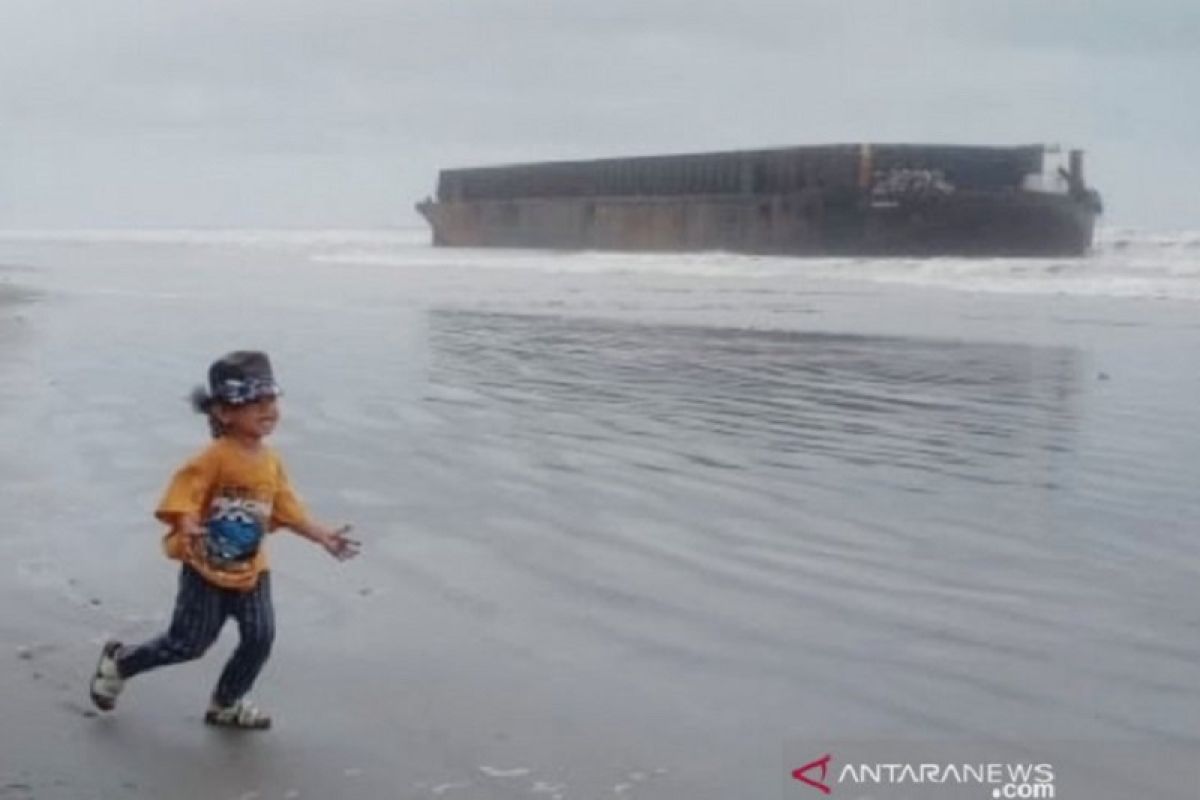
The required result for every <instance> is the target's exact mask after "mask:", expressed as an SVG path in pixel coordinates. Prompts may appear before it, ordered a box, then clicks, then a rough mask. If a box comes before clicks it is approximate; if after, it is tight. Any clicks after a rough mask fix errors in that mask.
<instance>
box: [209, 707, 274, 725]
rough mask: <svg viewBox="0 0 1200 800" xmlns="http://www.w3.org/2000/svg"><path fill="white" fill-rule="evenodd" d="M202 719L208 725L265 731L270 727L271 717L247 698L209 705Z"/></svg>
mask: <svg viewBox="0 0 1200 800" xmlns="http://www.w3.org/2000/svg"><path fill="white" fill-rule="evenodd" d="M204 721H205V722H206V723H208V724H209V725H219V726H222V727H225V728H244V729H246V730H255V731H265V730H266V729H267V728H270V727H271V717H270V716H269V715H267V714H264V713H263V712H261V711H259V710H258V708H257V707H256V706H255V705H254V704H253V703H251V702H250V701H248V700H238V701H237V702H236V703H234V704H233V705H230V706H225V707H221V706H217V705H212V706H209V707H208V711H206V712H204Z"/></svg>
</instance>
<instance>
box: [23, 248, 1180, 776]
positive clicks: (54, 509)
mask: <svg viewBox="0 0 1200 800" xmlns="http://www.w3.org/2000/svg"><path fill="white" fill-rule="evenodd" d="M1197 242H1200V239H1196V240H1195V241H1193V238H1189V237H1188V236H1176V237H1169V236H1167V237H1164V236H1156V235H1149V234H1130V233H1114V234H1110V235H1109V237H1108V238H1107V239H1105V240H1104V242H1103V247H1102V251H1101V252H1100V253H1099V254H1098V255H1096V256H1094V257H1092V258H1090V259H1059V260H1037V259H1030V260H1024V261H1012V260H1003V259H993V260H986V261H979V262H969V261H964V260H957V259H934V260H928V261H915V260H912V261H890V262H886V261H875V260H869V259H860V260H848V259H841V260H839V259H813V260H809V261H806V260H803V259H771V258H757V257H748V256H730V255H725V254H703V255H666V254H660V255H630V254H625V255H622V254H598V253H548V252H533V251H471V250H449V249H448V250H437V249H433V248H430V247H428V246H427V245H426V244H425V236H424V234H423V233H420V234H418V233H413V232H407V231H399V232H386V231H382V232H370V231H367V232H354V231H293V232H244V231H232V232H228V231H226V232H222V231H141V232H105V231H79V232H9V233H6V234H2V235H0V440H2V441H3V442H4V446H3V447H2V448H0V513H2V514H3V518H4V519H5V521H6V524H5V525H4V526H3V529H0V555H2V556H3V558H2V560H0V570H2V571H3V575H4V578H3V580H0V643H2V647H3V650H2V651H0V659H3V660H4V662H5V668H4V669H3V670H2V671H0V798H4V800H8V799H9V798H139V797H142V798H167V797H170V798H181V799H183V798H205V799H206V800H210V799H212V798H229V799H230V800H266V799H267V798H335V797H336V798H348V799H352V798H447V799H448V800H458V799H459V798H461V799H462V800H474V799H476V798H478V799H480V800H482V799H484V798H488V799H497V798H498V799H499V800H506V799H507V798H541V799H542V800H574V799H575V798H605V797H608V798H617V797H619V798H667V799H669V800H674V799H675V798H679V799H680V800H683V799H685V798H686V800H699V799H701V798H713V799H714V800H734V799H735V798H737V799H738V800H741V799H742V798H775V797H785V798H790V797H797V798H803V797H806V796H808V795H807V794H804V793H803V792H804V791H807V790H806V789H805V787H803V786H798V785H795V782H794V781H791V780H790V777H789V776H790V772H791V770H792V769H795V768H797V767H800V766H801V765H802V764H803V763H805V761H807V760H808V759H807V758H805V756H807V755H809V754H808V753H807V752H800V751H799V750H800V749H802V745H798V744H796V743H798V742H809V741H815V740H820V739H822V738H823V737H824V738H827V739H837V738H839V737H843V738H854V737H869V738H877V739H888V738H893V739H908V738H928V739H944V740H955V741H987V740H992V739H997V740H1008V741H1012V740H1020V741H1025V742H1027V743H1030V746H1031V747H1034V748H1036V746H1038V745H1039V743H1050V742H1058V741H1075V742H1078V741H1083V742H1102V743H1113V742H1118V743H1129V744H1130V746H1131V747H1132V746H1137V747H1146V748H1150V749H1153V748H1155V747H1163V748H1174V749H1182V750H1186V751H1190V752H1193V753H1194V752H1196V749H1197V748H1198V747H1200V730H1198V729H1197V727H1196V722H1195V721H1196V720H1197V719H1200V688H1198V684H1197V680H1196V678H1197V675H1198V671H1197V664H1198V663H1200V637H1198V636H1197V631H1198V630H1200V610H1198V609H1200V581H1198V580H1197V578H1198V577H1200V548H1198V547H1197V544H1196V530H1197V524H1196V520H1197V519H1198V518H1200V488H1198V487H1197V483H1196V476H1197V464H1200V426H1197V425H1196V422H1195V408H1196V399H1197V398H1198V397H1200V391H1198V390H1200V267H1198V266H1197V263H1198V262H1200V247H1197ZM247 348H255V349H263V350H266V351H268V352H269V353H270V354H271V356H272V359H273V361H274V363H275V368H276V372H277V377H278V379H279V382H280V383H281V384H282V385H283V388H284V391H285V396H284V398H283V400H282V416H283V419H282V421H281V424H280V427H279V432H278V433H277V434H276V435H275V436H274V437H273V439H272V444H273V445H274V446H276V447H277V448H278V449H279V450H280V452H281V453H282V454H283V455H284V457H285V459H286V462H287V464H288V466H289V469H290V472H291V476H292V479H293V481H294V482H295V484H296V485H297V487H298V489H299V491H300V493H301V495H302V496H303V497H304V499H305V501H306V503H307V505H308V506H309V508H310V509H311V510H312V511H313V513H314V515H315V516H316V517H317V518H319V519H323V520H327V521H329V522H331V523H340V522H343V521H345V522H351V523H353V524H354V526H355V530H356V531H357V533H358V534H359V535H360V538H361V539H362V540H363V542H364V545H363V554H362V557H361V558H359V559H357V560H355V561H352V562H348V563H345V564H339V563H336V562H335V561H333V560H332V559H329V558H327V557H326V556H325V555H324V554H323V553H321V552H320V551H319V549H318V548H314V547H311V546H310V545H308V544H307V543H306V542H304V541H303V540H301V539H300V538H299V537H296V536H293V535H291V534H289V533H286V532H281V533H278V534H276V535H274V536H273V538H272V540H271V542H270V552H271V560H272V569H273V575H274V591H275V605H276V609H277V615H278V630H279V633H278V638H277V641H276V644H275V650H274V654H273V656H272V658H271V661H270V662H269V664H268V666H267V668H266V671H265V672H264V674H263V676H262V677H261V679H260V681H259V685H258V687H257V688H256V691H255V693H254V696H255V698H256V700H257V702H258V703H259V704H260V705H261V706H262V707H263V708H265V709H267V710H269V711H270V712H271V713H272V714H273V715H274V716H275V718H276V726H275V729H274V730H272V731H271V732H270V733H267V734H264V735H246V734H238V733H236V732H229V731H220V730H213V729H211V728H208V727H206V726H204V725H203V724H201V721H200V718H201V716H202V713H203V710H204V707H205V703H206V701H207V697H208V693H209V691H210V689H211V685H212V683H213V682H214V681H215V679H216V675H217V674H218V672H219V670H220V667H221V664H222V663H223V661H224V657H225V656H226V655H227V654H228V653H229V652H230V650H231V649H232V647H233V645H234V642H235V641H236V636H235V631H234V629H233V626H230V627H228V628H227V629H226V630H225V631H224V633H223V636H222V638H221V640H220V642H219V643H218V645H217V646H216V647H215V648H214V651H213V652H211V653H210V654H208V655H207V656H206V657H205V658H204V659H203V660H201V661H199V662H196V663H193V664H189V665H186V666H181V667H176V668H173V669H170V670H164V671H161V672H157V673H153V674H148V675H145V676H141V677H139V678H137V679H136V680H134V681H132V682H131V683H130V685H129V686H128V688H127V690H126V692H125V694H124V695H122V697H121V699H120V703H119V705H118V708H117V710H116V711H115V712H114V713H112V714H104V715H99V714H97V713H96V712H94V711H93V710H92V709H91V707H90V704H89V702H88V698H87V681H88V677H89V675H90V673H91V670H92V669H93V667H94V665H95V660H96V656H97V655H98V651H99V647H100V645H101V643H102V642H104V641H105V640H107V639H109V638H112V637H116V638H119V639H121V640H123V641H127V642H135V641H140V640H142V639H145V638H148V637H149V636H151V635H154V634H156V633H158V632H159V631H160V630H161V629H162V628H163V627H164V626H165V625H166V622H167V620H168V618H169V613H170V610H171V603H172V600H173V597H174V594H173V593H174V587H175V581H176V578H177V572H178V566H177V564H175V563H173V562H169V561H167V560H166V559H165V558H164V557H163V556H162V554H161V551H160V548H159V544H158V540H159V537H160V535H161V533H162V531H161V529H160V528H159V526H158V524H157V523H156V522H155V520H154V519H153V518H152V515H151V512H152V510H153V508H154V506H155V504H156V502H157V500H158V497H159V495H160V493H161V492H162V490H163V488H164V487H165V485H166V481H167V479H168V477H169V476H170V474H171V471H172V470H173V469H174V468H175V467H176V466H178V465H179V464H180V463H182V461H183V460H184V459H185V458H187V457H188V455H189V454H190V453H192V452H194V451H195V450H197V449H199V448H200V447H202V446H203V445H204V444H205V441H206V436H207V430H206V426H205V424H204V421H203V419H202V418H200V417H197V416H196V415H195V414H193V413H192V412H191V411H190V409H189V407H188V405H187V402H186V397H187V394H188V392H189V391H190V390H191V388H192V387H193V386H194V385H196V384H199V383H202V382H203V380H204V376H205V370H206V368H207V365H208V364H209V362H210V361H211V360H212V359H213V358H215V357H216V356H218V355H220V354H221V353H223V352H226V351H229V350H233V349H247ZM1046 746H1047V747H1049V744H1046ZM816 755H819V753H817V754H816ZM1193 777H1195V776H1187V775H1185V776H1183V777H1178V778H1174V779H1172V780H1166V781H1165V782H1164V783H1162V784H1155V786H1156V790H1157V791H1159V792H1160V793H1159V794H1157V795H1156V796H1158V797H1176V796H1178V797H1188V796H1194V791H1193V789H1194V788H1195V786H1196V785H1197V784H1194V783H1191V784H1189V783H1188V782H1189V781H1191V780H1192V778H1193ZM1139 779H1140V778H1139ZM1177 790H1178V791H1177ZM1176 791H1177V793H1175V792H1176ZM1189 792H1190V794H1189ZM813 796H816V795H815V794H814V795H813ZM1125 796H1132V795H1125ZM1145 796H1150V795H1145Z"/></svg>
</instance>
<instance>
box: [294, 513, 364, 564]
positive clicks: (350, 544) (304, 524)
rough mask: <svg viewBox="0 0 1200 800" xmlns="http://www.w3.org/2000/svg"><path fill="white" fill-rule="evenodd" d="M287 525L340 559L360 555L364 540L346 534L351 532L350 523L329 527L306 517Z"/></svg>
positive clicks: (343, 559)
mask: <svg viewBox="0 0 1200 800" xmlns="http://www.w3.org/2000/svg"><path fill="white" fill-rule="evenodd" d="M287 527H289V528H290V529H292V530H293V531H295V532H296V533H298V534H300V535H301V536H303V537H304V538H305V539H308V540H309V541H312V542H316V543H317V544H319V545H321V547H324V548H325V552H327V553H329V555H331V556H333V557H334V558H336V559H337V560H338V561H345V560H347V559H350V558H354V557H355V556H356V555H358V551H359V548H361V547H362V542H360V541H358V540H357V539H351V538H350V537H349V536H347V535H346V534H347V533H349V532H350V526H349V525H342V526H341V527H340V528H328V527H326V526H324V525H322V524H321V523H319V522H314V521H313V520H310V519H304V520H300V521H298V522H293V523H291V524H289V525H288V526H287Z"/></svg>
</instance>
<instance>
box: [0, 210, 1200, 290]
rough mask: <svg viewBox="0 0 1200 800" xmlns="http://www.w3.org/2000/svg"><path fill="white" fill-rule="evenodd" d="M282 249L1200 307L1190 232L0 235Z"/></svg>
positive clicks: (1194, 235)
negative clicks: (711, 247)
mask: <svg viewBox="0 0 1200 800" xmlns="http://www.w3.org/2000/svg"><path fill="white" fill-rule="evenodd" d="M3 241H22V242H40V243H51V244H54V243H66V244H83V245H87V244H97V245H101V244H130V245H142V244H145V245H172V246H183V247H191V246H194V247H232V248H248V249H262V250H282V251H288V252H291V253H296V254H300V255H303V256H304V257H307V258H308V259H310V260H311V261H314V262H318V263H324V264H331V265H338V264H357V265H369V266H384V267H392V268H397V269H439V268H467V269H484V270H508V271H524V272H540V273H547V274H580V275H584V274H629V275H651V276H652V275H661V276H676V277H689V276H690V277H695V278H710V279H721V278H731V279H759V278H773V277H780V276H782V277H789V278H797V277H799V278H803V279H813V280H833V281H839V282H842V281H850V282H866V283H876V284H889V285H901V286H905V287H909V288H915V289H920V288H929V289H939V290H951V291H961V292H985V293H1008V294H1042V295H1046V294H1051V295H1056V294H1062V295H1078V296H1092V297H1115V298H1164V299H1175V300H1187V301H1200V230H1183V231H1148V230H1139V229H1129V228H1105V229H1101V230H1099V231H1098V232H1097V237H1096V247H1095V250H1094V251H1093V252H1092V253H1091V254H1090V255H1088V256H1086V257H1082V258H1021V259H1008V258H993V259H968V258H931V259H904V258H901V259H878V258H794V257H769V256H747V255H735V254H730V253H720V252H716V253H654V254H647V253H613V252H595V251H585V252H560V251H546V250H516V249H512V250H509V249H457V248H434V247H431V246H430V244H429V234H428V231H427V230H425V229H421V228H395V229H385V230H346V229H324V230H316V229H314V230H250V229H235V230H204V229H173V230H165V229H155V230H23V231H19V230H8V231H0V242H3Z"/></svg>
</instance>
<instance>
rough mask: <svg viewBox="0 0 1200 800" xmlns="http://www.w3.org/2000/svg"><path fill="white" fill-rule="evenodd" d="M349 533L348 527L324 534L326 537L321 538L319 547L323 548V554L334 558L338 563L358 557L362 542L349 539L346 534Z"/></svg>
mask: <svg viewBox="0 0 1200 800" xmlns="http://www.w3.org/2000/svg"><path fill="white" fill-rule="evenodd" d="M349 532H350V526H349V525H343V526H342V527H340V528H338V529H336V530H332V531H328V532H326V535H325V536H323V537H321V546H322V547H324V548H325V552H327V553H329V555H331V556H333V557H334V558H336V559H337V560H338V561H346V560H348V559H351V558H354V557H355V556H356V555H358V553H359V550H360V548H362V542H360V541H358V540H357V539H351V538H350V537H349V536H347V535H346V534H347V533H349Z"/></svg>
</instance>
